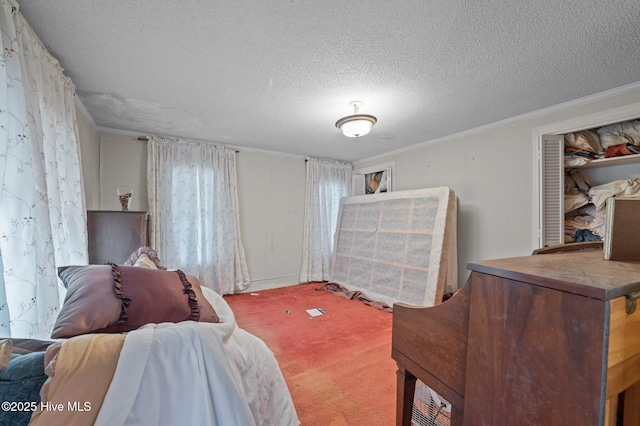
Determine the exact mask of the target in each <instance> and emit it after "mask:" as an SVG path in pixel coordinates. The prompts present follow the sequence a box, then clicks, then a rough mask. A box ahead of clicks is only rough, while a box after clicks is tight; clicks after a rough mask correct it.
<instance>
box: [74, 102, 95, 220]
mask: <svg viewBox="0 0 640 426" xmlns="http://www.w3.org/2000/svg"><path fill="white" fill-rule="evenodd" d="M76 122H77V123H78V138H79V142H80V157H81V158H82V175H83V180H84V194H85V202H86V207H87V210H97V209H98V208H99V207H100V133H99V132H98V131H97V130H96V129H95V127H94V126H93V125H92V123H91V122H90V120H88V119H87V117H85V116H84V114H83V113H82V112H81V111H80V110H78V109H76Z"/></svg>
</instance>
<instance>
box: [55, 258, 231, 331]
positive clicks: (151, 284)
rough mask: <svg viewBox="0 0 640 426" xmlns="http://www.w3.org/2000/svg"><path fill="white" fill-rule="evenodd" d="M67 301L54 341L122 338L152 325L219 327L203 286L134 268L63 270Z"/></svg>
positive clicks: (171, 274)
mask: <svg viewBox="0 0 640 426" xmlns="http://www.w3.org/2000/svg"><path fill="white" fill-rule="evenodd" d="M58 275H59V277H60V279H61V280H62V282H63V283H64V285H65V287H66V288H67V295H66V297H65V301H64V304H63V306H62V309H61V310H60V314H59V315H58V318H57V320H56V323H55V325H54V327H53V332H52V333H51V337H52V338H54V339H57V338H68V337H73V336H77V335H80V334H87V333H120V332H125V331H131V330H135V329H136V328H139V327H141V326H143V325H145V324H148V323H161V322H174V323H175V322H180V321H188V320H192V321H202V322H218V321H219V319H218V315H217V314H216V311H215V310H214V309H213V307H212V306H211V304H210V303H209V302H208V301H207V300H206V299H205V297H204V296H203V295H202V289H201V288H200V283H199V282H198V281H197V280H196V279H193V278H191V280H189V279H187V278H186V276H185V275H184V273H182V271H165V270H160V269H148V268H138V267H135V266H118V265H115V264H112V265H87V266H68V267H64V268H60V270H59V273H58Z"/></svg>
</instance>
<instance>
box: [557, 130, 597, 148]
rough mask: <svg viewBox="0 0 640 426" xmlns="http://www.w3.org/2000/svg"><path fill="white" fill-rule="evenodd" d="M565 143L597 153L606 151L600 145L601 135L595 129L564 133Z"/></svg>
mask: <svg viewBox="0 0 640 426" xmlns="http://www.w3.org/2000/svg"><path fill="white" fill-rule="evenodd" d="M564 145H565V146H570V147H573V148H578V149H583V150H585V151H590V152H595V153H602V152H604V149H602V146H601V145H600V135H598V132H596V131H594V130H583V131H580V132H573V133H568V134H566V135H564Z"/></svg>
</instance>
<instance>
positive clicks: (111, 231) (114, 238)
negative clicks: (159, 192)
mask: <svg viewBox="0 0 640 426" xmlns="http://www.w3.org/2000/svg"><path fill="white" fill-rule="evenodd" d="M148 217H149V215H148V214H147V212H134V211H108V210H89V211H87V232H88V239H89V263H90V264H103V263H105V262H107V261H113V262H115V263H118V264H121V263H123V262H124V261H125V260H127V259H128V258H129V256H130V255H131V253H133V251H134V250H135V249H137V248H138V247H140V246H146V245H148V244H149V220H148Z"/></svg>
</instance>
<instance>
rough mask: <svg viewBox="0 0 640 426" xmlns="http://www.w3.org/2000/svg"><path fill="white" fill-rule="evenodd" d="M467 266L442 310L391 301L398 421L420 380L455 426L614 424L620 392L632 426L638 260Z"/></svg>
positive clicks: (575, 258) (404, 418)
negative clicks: (444, 401) (448, 404)
mask: <svg viewBox="0 0 640 426" xmlns="http://www.w3.org/2000/svg"><path fill="white" fill-rule="evenodd" d="M468 267H469V269H471V271H472V273H471V276H470V277H469V280H468V281H467V283H466V284H465V286H464V287H463V288H462V289H461V290H460V291H459V292H458V293H457V294H456V295H455V296H454V297H452V298H451V299H449V300H448V301H446V302H443V303H442V304H441V305H438V306H435V307H431V308H418V307H412V306H407V305H404V304H395V305H394V311H393V335H392V356H393V358H394V359H395V360H396V362H397V363H398V423H397V424H398V425H409V424H410V418H411V411H410V409H411V401H413V389H414V388H413V386H414V383H415V380H416V378H418V379H420V380H421V381H422V382H424V383H425V384H426V385H427V386H429V387H430V388H432V389H434V390H435V391H436V392H438V393H439V394H440V395H441V396H442V397H444V398H445V399H447V400H448V401H449V402H451V404H452V410H451V425H488V426H492V425H603V424H605V425H611V426H613V425H615V424H616V411H617V408H616V405H617V402H618V395H619V394H620V393H621V392H623V391H624V394H625V400H624V421H625V423H624V424H625V425H627V424H629V425H631V424H638V423H637V421H638V418H639V416H640V408H639V405H638V404H637V402H638V400H639V398H638V392H639V391H640V385H638V383H639V382H640V309H638V310H635V311H634V310H633V307H634V306H635V300H634V298H635V297H636V296H637V294H634V293H635V292H638V291H639V290H640V281H639V280H638V277H640V262H615V261H607V260H604V259H603V254H602V251H601V250H592V251H589V252H571V253H558V254H544V255H535V256H526V257H517V258H510V259H499V260H492V261H484V262H480V263H471V264H469V265H468ZM627 304H629V308H627ZM634 422H636V423H634Z"/></svg>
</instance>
